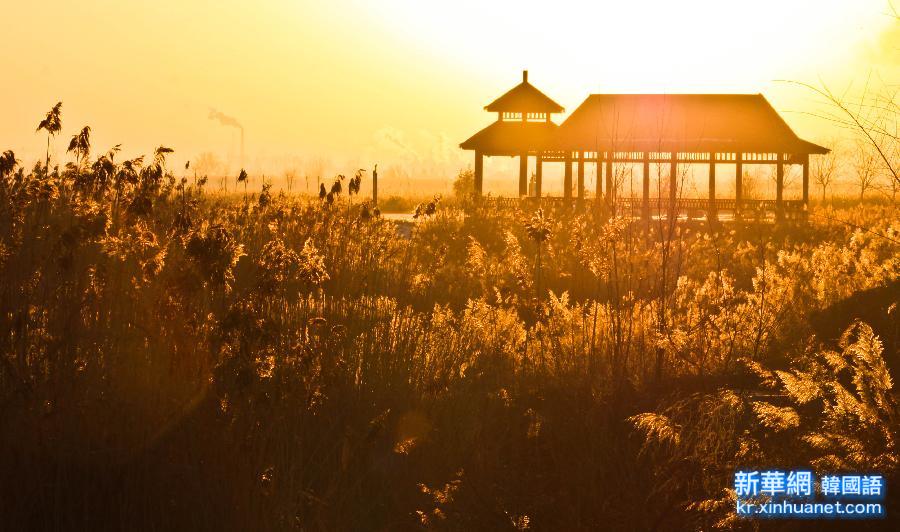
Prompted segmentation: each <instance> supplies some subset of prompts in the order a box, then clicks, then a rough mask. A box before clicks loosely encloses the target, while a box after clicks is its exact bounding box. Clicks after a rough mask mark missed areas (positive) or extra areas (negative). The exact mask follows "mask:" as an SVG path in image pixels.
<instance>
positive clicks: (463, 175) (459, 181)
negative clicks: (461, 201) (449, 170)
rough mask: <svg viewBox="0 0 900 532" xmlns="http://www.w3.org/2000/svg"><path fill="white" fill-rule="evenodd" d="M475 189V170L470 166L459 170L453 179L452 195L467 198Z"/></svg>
mask: <svg viewBox="0 0 900 532" xmlns="http://www.w3.org/2000/svg"><path fill="white" fill-rule="evenodd" d="M474 190H475V172H473V171H472V168H466V169H464V170H460V171H459V173H458V174H456V179H454V180H453V195H454V196H456V197H457V198H468V197H469V196H471V195H472V194H473V192H474Z"/></svg>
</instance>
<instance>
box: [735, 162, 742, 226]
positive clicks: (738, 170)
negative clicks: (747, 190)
mask: <svg viewBox="0 0 900 532" xmlns="http://www.w3.org/2000/svg"><path fill="white" fill-rule="evenodd" d="M734 160H735V166H734V217H735V218H738V217H739V216H740V213H741V201H742V200H743V199H744V162H743V161H744V154H743V153H741V152H737V153H736V154H735V155H734Z"/></svg>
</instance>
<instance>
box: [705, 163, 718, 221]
mask: <svg viewBox="0 0 900 532" xmlns="http://www.w3.org/2000/svg"><path fill="white" fill-rule="evenodd" d="M706 219H707V220H709V221H718V220H719V213H718V212H717V211H716V154H715V153H710V154H709V207H708V208H707V210H706Z"/></svg>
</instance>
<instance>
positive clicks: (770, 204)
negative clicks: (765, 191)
mask: <svg viewBox="0 0 900 532" xmlns="http://www.w3.org/2000/svg"><path fill="white" fill-rule="evenodd" d="M482 201H484V202H486V203H488V204H489V205H493V206H496V207H499V208H516V207H520V206H531V207H535V206H537V205H541V206H548V207H565V206H575V205H578V204H579V202H581V203H582V204H587V205H590V204H594V203H598V202H599V203H602V204H605V205H606V206H609V202H608V200H606V199H605V198H587V199H584V200H578V199H577V198H563V197H542V198H535V197H523V198H504V197H492V196H487V197H484V198H482ZM670 208H671V199H670V198H650V199H649V202H648V204H647V211H648V212H647V214H648V215H651V216H652V215H664V214H668V212H669V210H670ZM674 209H675V211H676V212H677V213H678V214H679V215H686V216H687V217H688V218H705V217H706V216H707V214H711V213H714V214H718V213H732V214H734V215H740V216H741V217H751V218H764V217H766V216H767V215H769V214H774V215H778V214H779V212H778V202H777V201H776V200H773V199H742V200H741V201H740V202H738V200H736V199H733V198H728V199H715V200H712V201H710V200H709V199H708V198H676V199H675V203H674ZM615 211H616V214H619V215H623V216H624V215H631V216H633V217H640V216H642V215H644V200H643V199H642V198H633V197H623V198H616V200H615ZM713 211H714V212H713ZM780 214H782V215H783V216H784V217H785V218H790V219H796V218H803V217H805V215H806V207H805V205H804V203H803V201H802V200H783V201H782V202H781V213H780Z"/></svg>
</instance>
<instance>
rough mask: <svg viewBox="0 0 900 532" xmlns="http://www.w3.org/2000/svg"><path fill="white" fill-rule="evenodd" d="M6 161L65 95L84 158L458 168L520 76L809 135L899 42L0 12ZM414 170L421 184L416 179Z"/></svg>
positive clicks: (829, 14) (773, 3)
mask: <svg viewBox="0 0 900 532" xmlns="http://www.w3.org/2000/svg"><path fill="white" fill-rule="evenodd" d="M3 3H4V5H3V13H4V17H5V18H6V22H5V23H4V29H3V32H2V34H0V61H2V65H3V72H4V76H3V81H2V83H0V91H2V92H0V94H2V96H3V97H2V98H0V149H7V148H12V149H14V150H15V151H16V153H17V155H18V156H19V158H21V159H23V160H25V161H26V162H31V161H33V160H34V159H35V158H37V157H39V156H40V155H41V154H42V153H43V151H44V143H45V138H44V137H43V136H42V135H40V134H35V133H34V128H35V126H36V125H37V123H38V121H39V120H40V119H41V118H42V116H43V114H44V113H45V112H46V111H47V110H48V109H49V108H50V107H51V106H52V105H53V103H55V102H56V101H57V100H62V101H63V134H62V135H61V138H60V139H58V140H57V141H56V146H55V148H56V152H57V154H58V155H59V156H63V155H64V154H63V153H62V152H63V150H64V148H65V146H64V144H65V143H66V142H67V140H68V138H69V137H70V136H71V135H72V134H73V133H75V131H76V130H77V129H79V128H81V127H82V126H84V125H90V126H91V127H92V128H93V131H94V135H93V139H94V147H95V148H94V149H95V152H96V151H100V150H105V149H106V148H107V147H109V146H111V145H113V144H116V143H122V144H123V148H124V151H125V155H133V154H134V155H136V154H139V153H147V152H150V151H151V150H152V149H153V148H154V147H155V146H158V145H160V144H164V145H167V146H170V147H172V148H174V149H175V150H176V155H177V156H178V157H177V158H176V159H177V161H178V162H177V164H181V161H184V160H185V159H188V158H191V159H194V158H195V157H196V156H197V155H198V154H199V153H201V152H205V151H210V152H214V153H216V154H217V155H218V156H219V157H220V158H221V159H222V160H223V161H228V160H230V161H231V166H232V167H234V166H236V165H237V164H238V160H237V158H238V152H239V148H238V138H239V137H238V135H237V134H236V130H235V129H233V128H227V127H224V126H222V125H220V124H218V123H217V122H215V121H212V120H209V118H208V116H209V112H210V109H216V110H218V111H221V112H222V113H225V114H227V115H230V116H232V117H235V118H236V119H237V120H239V121H240V123H241V124H243V126H244V127H245V130H246V153H247V157H246V163H247V166H248V167H249V168H250V169H251V171H254V170H255V171H257V172H261V171H267V172H269V173H280V172H281V171H282V170H283V169H284V168H285V167H286V166H290V165H295V166H297V167H299V168H307V167H310V166H314V167H317V171H322V172H328V171H332V170H342V171H346V170H347V169H349V167H354V166H357V165H359V166H365V167H370V166H371V164H372V163H375V162H379V163H380V164H381V165H382V166H381V167H382V168H384V167H390V166H391V165H393V166H395V167H397V166H399V165H403V166H404V167H405V168H407V169H408V172H410V173H412V174H422V173H433V174H440V173H442V172H448V171H450V170H448V169H451V168H457V167H459V166H460V165H462V164H466V163H467V162H469V158H470V155H469V154H467V153H463V152H461V151H460V150H459V149H458V147H457V146H458V144H459V143H460V142H461V141H463V140H465V139H466V138H467V137H468V136H469V135H471V134H472V133H474V132H475V131H477V130H478V129H480V128H482V127H484V126H485V125H487V124H488V123H489V121H490V120H492V119H493V117H492V116H490V115H488V114H487V113H485V112H484V111H483V107H484V105H486V104H487V103H489V102H490V101H491V100H492V99H493V98H495V97H497V96H499V95H500V94H502V93H503V92H505V91H506V90H507V89H509V88H511V87H512V86H513V85H515V84H516V83H518V82H519V80H520V77H521V70H522V69H523V68H527V69H529V70H530V72H531V75H530V79H531V81H532V83H533V84H535V85H536V86H538V87H539V88H541V89H542V90H543V91H544V92H546V93H547V94H549V95H550V96H551V97H553V98H554V99H556V100H557V101H558V102H560V103H561V104H562V105H563V106H565V107H566V109H567V111H571V110H573V109H575V107H577V106H578V104H579V103H581V101H582V100H583V99H584V98H585V97H586V96H587V95H588V94H589V93H591V92H626V91H627V92H688V91H690V92H763V93H764V94H765V95H766V96H767V97H768V98H769V99H770V101H772V103H773V105H775V107H776V108H777V109H779V110H780V111H782V112H784V116H785V118H786V119H787V120H788V122H789V123H790V124H791V125H792V126H794V128H795V130H797V131H798V133H800V134H801V135H802V136H807V137H812V138H815V137H817V136H821V135H820V133H821V131H819V130H818V129H817V127H816V125H815V122H811V121H810V120H809V119H808V118H804V117H803V115H802V114H798V113H793V112H791V111H802V110H804V109H807V108H808V106H809V105H810V103H809V101H808V100H809V95H808V94H807V93H804V92H803V91H802V90H798V89H796V88H790V87H786V86H784V85H783V84H778V83H775V82H774V80H776V79H794V80H804V81H811V82H816V81H817V79H819V78H821V79H823V80H825V81H826V82H828V83H829V84H831V85H833V86H835V87H837V88H839V89H841V90H843V89H844V88H845V87H846V85H847V83H849V82H850V81H851V80H854V79H856V80H857V82H856V83H857V85H861V83H862V80H864V78H865V76H866V75H868V74H869V73H870V72H874V73H875V74H876V75H880V76H881V77H882V78H886V80H887V81H888V82H892V81H893V82H896V81H897V80H898V79H900V77H898V63H900V50H898V46H900V44H898V43H900V38H898V37H900V33H898V25H900V24H898V23H897V22H896V20H895V19H892V18H891V16H890V15H889V13H890V12H891V7H890V4H889V3H888V1H887V0H840V1H831V0H754V1H726V0H709V1H701V0H687V1H680V2H672V1H670V0H659V1H648V0H644V1H642V0H629V1H627V2H625V1H623V2H597V1H593V2H575V1H569V0H556V1H553V2H548V1H545V2H533V1H527V0H526V1H522V0H515V1H514V0H500V1H497V0H495V1H491V2H487V1H484V0H479V1H476V0H458V1H454V2H438V1H433V0H432V1H422V0H368V1H361V0H330V1H307V0H254V1H241V2H238V1H233V0H218V1H200V0H157V1H155V2H144V1H140V2H138V1H131V2H129V1H121V0H119V1H117V2H113V1H106V0H82V1H80V2H72V1H70V0H55V1H54V0H44V1H41V2H14V1H10V0H3ZM412 177H418V175H413V176H412Z"/></svg>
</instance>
